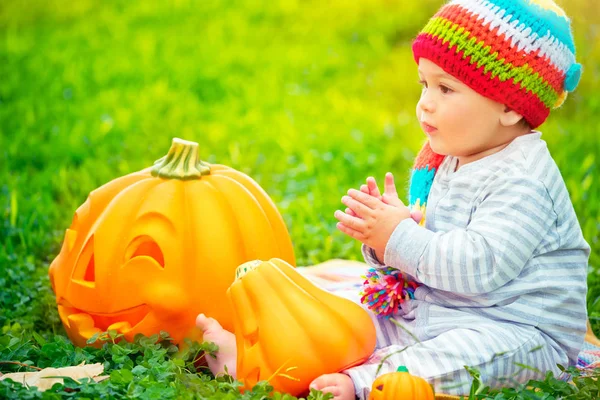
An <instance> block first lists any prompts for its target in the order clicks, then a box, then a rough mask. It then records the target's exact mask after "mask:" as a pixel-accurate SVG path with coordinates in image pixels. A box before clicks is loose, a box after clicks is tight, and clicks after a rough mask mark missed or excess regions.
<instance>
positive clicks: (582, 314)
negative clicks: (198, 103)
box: [197, 0, 590, 400]
mask: <svg viewBox="0 0 600 400" xmlns="http://www.w3.org/2000/svg"><path fill="white" fill-rule="evenodd" d="M412 48H413V53H414V58H415V61H416V62H417V64H418V74H419V79H420V82H421V84H422V85H423V91H422V94H421V98H420V100H419V102H418V104H417V117H418V119H419V121H420V123H421V126H422V129H423V131H424V132H425V134H426V136H427V138H428V141H427V143H426V144H425V146H424V147H423V149H422V150H421V152H420V153H419V155H418V157H417V160H416V162H415V168H414V170H413V173H412V176H411V186H410V193H409V200H410V201H409V205H408V206H406V205H404V204H403V203H402V201H401V200H400V199H399V198H398V195H397V194H396V188H395V185H394V180H393V176H392V175H391V174H389V173H388V174H387V175H386V178H385V182H384V188H385V190H384V193H383V195H381V194H380V192H379V190H378V188H377V183H376V182H375V180H374V179H373V178H369V179H367V184H366V185H363V186H362V187H361V190H354V189H351V190H349V191H348V194H347V195H346V196H344V197H343V198H342V202H343V203H344V204H345V205H346V207H347V208H346V210H345V212H342V211H336V212H335V217H336V218H337V219H338V220H339V222H338V224H337V226H338V229H340V230H341V231H342V232H344V233H345V234H347V235H349V236H351V237H353V238H356V239H358V240H360V241H361V242H362V243H363V247H362V250H363V255H364V257H365V260H366V261H367V262H368V263H369V264H370V266H371V267H373V268H375V269H376V270H377V271H379V272H378V273H380V274H384V272H383V271H387V270H388V269H387V268H386V267H391V268H393V269H394V270H396V271H400V272H399V273H402V274H403V277H404V279H406V280H409V281H411V282H412V283H413V284H414V286H416V289H415V290H414V293H411V294H410V296H408V295H407V296H405V298H404V299H403V301H402V302H401V304H400V307H399V308H398V309H397V310H395V312H394V314H393V318H394V322H392V321H391V320H389V319H385V318H380V317H378V316H377V315H375V313H372V314H371V315H372V319H373V322H374V324H375V326H376V330H377V346H376V350H375V352H374V353H373V355H372V356H371V357H370V358H369V359H368V360H367V361H366V362H365V363H364V364H362V365H359V366H355V367H353V368H349V369H347V370H344V371H342V372H341V373H334V374H328V375H323V376H321V377H319V378H317V379H315V380H314V381H313V382H312V384H311V387H312V388H316V389H319V390H322V391H324V392H329V393H332V394H333V395H334V398H335V399H336V400H346V399H354V398H355V396H356V397H358V398H360V399H366V398H367V397H368V395H369V393H370V390H371V386H372V384H373V381H374V380H375V378H376V377H377V376H379V375H381V374H384V373H387V372H392V371H395V370H396V368H397V367H398V366H400V365H404V366H407V367H408V369H409V371H410V372H411V373H412V374H413V375H417V376H420V377H423V378H424V379H426V380H427V381H429V382H430V383H431V384H432V385H434V387H435V389H436V391H437V392H443V393H448V394H456V395H460V394H466V393H468V392H469V388H470V384H471V380H472V378H471V376H470V375H469V373H468V371H467V370H466V369H465V366H471V367H474V368H476V369H477V370H478V371H479V372H480V373H481V379H482V381H483V383H484V384H485V385H489V386H491V387H499V386H503V385H514V383H515V382H527V381H528V380H529V379H543V377H544V375H545V373H546V372H547V371H552V372H554V373H555V374H559V373H560V370H559V369H558V367H557V364H560V365H563V366H568V365H574V364H575V362H576V360H577V354H578V352H579V350H580V347H581V345H582V343H583V337H584V334H585V330H586V320H587V314H586V291H587V287H586V270H587V262H588V257H589V253H590V248H589V246H588V244H587V243H586V241H585V240H584V238H583V235H582V233H581V229H580V226H579V223H578V221H577V217H576V215H575V212H574V210H573V206H572V204H571V201H570V199H569V194H568V192H567V189H566V186H565V183H564V181H563V179H562V177H561V174H560V171H559V170H558V168H557V166H556V164H555V162H554V160H553V159H552V157H551V155H550V153H549V152H548V149H547V147H546V143H545V142H544V141H543V140H542V139H541V138H540V136H541V133H540V132H539V131H536V130H534V129H535V128H537V127H538V126H539V125H541V124H542V123H543V122H544V121H545V120H546V118H547V117H548V115H549V112H550V110H551V109H553V108H557V107H559V106H560V105H561V104H562V103H563V101H564V100H565V98H566V96H567V93H568V92H571V91H573V90H574V89H575V88H576V86H577V84H578V82H579V78H580V75H581V66H580V65H579V64H577V63H576V62H575V47H574V43H573V37H572V34H571V29H570V21H569V19H568V18H567V16H566V14H565V13H564V11H563V10H562V9H561V8H559V7H558V6H557V5H556V4H555V3H554V2H552V1H551V0H510V1H509V0H454V1H451V2H449V3H448V4H446V5H444V6H443V7H442V8H441V9H440V10H439V11H438V13H437V14H436V15H435V16H434V17H433V18H432V19H431V20H430V21H429V23H428V24H427V25H426V26H425V28H424V29H423V31H422V32H421V33H420V34H419V35H418V36H417V38H416V39H415V41H414V42H413V46H412ZM419 221H420V224H419ZM357 297H358V295H357V294H356V295H355V296H354V300H355V301H357V302H358V301H359V300H358V298H357ZM365 307H366V306H365ZM197 325H198V326H199V327H200V328H201V329H202V330H203V331H204V334H205V340H210V341H214V342H215V343H217V344H218V345H220V349H221V350H220V354H219V357H218V358H217V359H216V360H212V359H209V362H210V364H209V366H210V367H211V370H212V371H213V372H215V373H218V372H222V371H223V367H224V365H227V367H228V370H229V372H230V373H233V374H234V375H235V370H234V369H235V356H236V354H235V351H236V350H235V338H234V336H233V334H231V333H229V332H226V331H224V330H223V329H222V328H221V327H220V325H219V324H218V322H216V321H215V320H213V319H210V318H207V317H205V316H204V315H200V316H198V318H197ZM407 332H410V334H409V333H407ZM524 366H528V367H526V368H525V367H524Z"/></svg>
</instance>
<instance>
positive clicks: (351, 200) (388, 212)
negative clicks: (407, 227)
mask: <svg viewBox="0 0 600 400" xmlns="http://www.w3.org/2000/svg"><path fill="white" fill-rule="evenodd" d="M365 186H366V188H365ZM342 203H344V204H345V205H346V206H347V207H348V208H346V211H345V212H343V211H341V210H337V211H336V212H335V213H334V216H335V218H336V219H338V220H339V221H340V222H338V223H337V225H336V226H337V228H338V229H339V230H340V231H342V232H343V233H345V234H346V235H348V236H351V237H353V238H355V239H358V240H360V241H361V242H362V243H364V244H365V245H367V246H369V247H371V248H372V249H374V250H375V252H376V253H377V255H378V257H380V256H381V258H380V259H382V258H383V257H382V256H383V254H384V252H385V246H386V245H387V242H388V240H389V238H390V236H391V235H392V232H394V229H396V226H398V224H399V223H400V222H402V221H403V220H405V219H408V218H411V213H410V210H409V208H408V207H406V206H405V205H404V203H402V201H401V200H400V199H399V198H398V194H397V191H396V186H395V185H394V179H393V176H392V174H391V173H389V172H388V173H387V174H386V178H385V191H384V194H383V195H382V196H380V195H379V190H378V189H377V184H376V182H375V179H373V178H369V179H367V185H363V186H362V187H361V191H359V190H356V189H350V190H348V195H347V196H344V197H342Z"/></svg>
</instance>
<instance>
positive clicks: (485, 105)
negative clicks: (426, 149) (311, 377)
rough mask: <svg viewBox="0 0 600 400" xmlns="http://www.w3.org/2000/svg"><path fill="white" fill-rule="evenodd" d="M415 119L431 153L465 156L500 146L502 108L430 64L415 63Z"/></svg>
mask: <svg viewBox="0 0 600 400" xmlns="http://www.w3.org/2000/svg"><path fill="white" fill-rule="evenodd" d="M419 81H420V82H421V84H422V85H423V92H422V93H421V98H420V100H419V102H418V103H417V118H418V119H419V122H420V123H421V127H422V129H423V131H424V132H425V134H426V135H427V136H428V138H429V142H430V145H431V148H432V149H433V151H435V152H436V153H438V154H442V155H452V156H456V157H467V156H470V155H473V154H477V153H480V152H484V151H486V150H488V149H491V148H494V147H496V146H498V145H499V144H501V140H502V138H501V135H499V134H498V132H499V129H500V128H501V124H500V116H501V115H502V114H503V113H504V110H505V108H506V107H505V106H504V105H503V104H501V103H498V102H495V101H493V100H491V99H488V98H487V97H484V96H482V95H480V94H479V93H477V92H475V91H474V90H473V89H471V88H470V87H468V86H467V85H465V84H464V83H462V82H461V81H459V80H458V79H456V78H454V77H453V76H451V75H449V74H447V73H446V72H445V71H444V70H443V69H442V68H440V67H439V66H438V65H437V64H435V63H433V62H432V61H430V60H428V59H426V58H421V59H420V60H419Z"/></svg>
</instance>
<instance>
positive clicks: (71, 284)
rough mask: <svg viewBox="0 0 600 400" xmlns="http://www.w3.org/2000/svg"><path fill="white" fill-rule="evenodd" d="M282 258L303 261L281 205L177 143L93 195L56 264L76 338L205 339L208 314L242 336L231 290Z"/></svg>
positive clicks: (59, 294) (61, 304)
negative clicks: (250, 268) (240, 276)
mask: <svg viewBox="0 0 600 400" xmlns="http://www.w3.org/2000/svg"><path fill="white" fill-rule="evenodd" d="M274 255H276V256H277V257H281V258H283V259H285V260H287V261H288V262H289V263H292V264H293V263H294V253H293V249H292V243H291V240H290V237H289V234H288V232H287V229H286V227H285V224H284V222H283V219H282V218H281V215H280V214H279V212H278V211H277V208H276V207H275V205H274V204H273V202H272V201H271V199H270V198H269V196H268V195H267V194H266V193H265V192H264V191H263V190H262V189H261V188H260V187H259V186H258V184H257V183H256V182H255V181H253V180H252V179H251V178H250V177H248V176H247V175H245V174H243V173H241V172H238V171H236V170H234V169H232V168H229V167H226V166H223V165H215V164H212V165H211V164H208V163H205V162H203V161H201V160H200V159H199V157H198V143H194V142H188V141H185V140H181V139H177V138H175V139H173V144H172V146H171V149H170V150H169V153H168V154H167V155H166V156H165V157H163V158H162V159H160V160H158V161H157V162H156V163H155V164H154V167H151V168H148V169H144V170H142V171H139V172H135V173H133V174H130V175H127V176H123V177H121V178H118V179H115V180H113V181H111V182H109V183H107V184H105V185H104V186H102V187H100V188H98V189H96V190H94V191H92V192H91V193H90V195H89V197H88V199H87V200H86V202H85V203H84V204H83V205H82V206H81V207H79V208H78V209H77V211H76V212H75V216H74V218H73V222H72V224H71V226H70V227H69V229H67V232H66V235H65V240H64V243H63V246H62V249H61V251H60V254H59V255H58V256H57V257H56V259H54V261H53V262H52V265H51V266H50V271H49V274H50V281H51V283H52V288H53V290H54V293H55V294H56V299H57V303H58V311H59V315H60V318H61V320H62V322H63V324H64V326H65V329H66V331H67V334H68V336H69V338H70V339H71V341H73V343H75V344H76V345H78V346H84V345H85V344H86V340H87V339H89V338H90V337H91V336H92V335H93V334H94V333H96V332H100V331H104V330H107V329H116V330H117V331H119V332H120V333H123V334H124V335H125V338H126V339H127V340H131V339H132V338H133V336H134V335H135V334H137V333H142V334H144V335H147V336H149V335H152V334H155V333H158V332H160V331H161V330H166V331H168V332H169V333H170V334H171V336H172V337H173V338H174V340H175V342H180V341H181V340H182V339H183V338H184V337H190V338H191V339H193V340H198V339H199V338H200V337H201V333H200V332H199V330H198V329H196V328H195V323H194V321H195V318H196V316H197V315H198V314H199V313H200V312H202V313H204V314H206V315H208V316H211V317H214V318H216V319H217V320H219V321H220V322H221V323H222V324H223V326H224V327H225V328H226V329H229V330H231V329H233V321H232V317H231V310H230V308H229V307H230V306H229V303H228V301H227V299H226V291H227V288H228V287H229V286H230V285H231V283H232V282H233V281H234V279H235V270H236V268H237V267H238V266H239V265H240V264H242V263H244V262H246V261H249V260H254V259H256V258H260V257H262V258H269V257H272V256H274Z"/></svg>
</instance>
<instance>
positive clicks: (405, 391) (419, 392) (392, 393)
mask: <svg viewBox="0 0 600 400" xmlns="http://www.w3.org/2000/svg"><path fill="white" fill-rule="evenodd" d="M369 400H434V395H433V389H432V388H431V385H430V384H429V383H427V381H426V380H425V379H423V378H419V377H418V376H414V375H411V374H410V373H409V372H408V369H407V368H406V367H404V366H401V367H398V371H397V372H390V373H389V374H384V375H381V376H380V377H379V378H377V379H375V382H373V386H372V388H371V393H370V394H369Z"/></svg>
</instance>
